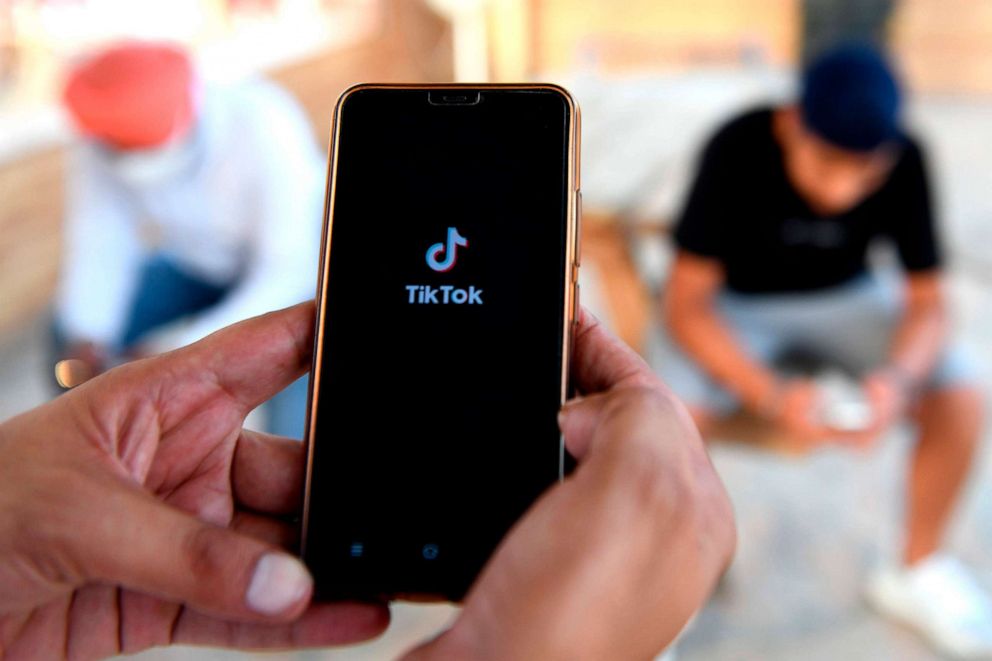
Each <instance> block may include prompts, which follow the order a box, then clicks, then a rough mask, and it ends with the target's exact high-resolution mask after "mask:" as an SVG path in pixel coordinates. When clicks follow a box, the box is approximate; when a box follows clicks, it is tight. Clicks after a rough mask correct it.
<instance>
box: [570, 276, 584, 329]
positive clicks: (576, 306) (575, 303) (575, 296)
mask: <svg viewBox="0 0 992 661" xmlns="http://www.w3.org/2000/svg"><path fill="white" fill-rule="evenodd" d="M580 289H581V287H580V286H579V283H578V282H576V283H575V289H573V290H572V323H573V324H578V323H579V310H581V309H582V308H581V303H579V290H580Z"/></svg>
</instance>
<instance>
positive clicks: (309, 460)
mask: <svg viewBox="0 0 992 661" xmlns="http://www.w3.org/2000/svg"><path fill="white" fill-rule="evenodd" d="M370 89H377V90H418V91H424V92H429V91H432V90H448V89H450V90H473V91H474V90H478V91H480V92H485V91H487V90H520V91H527V90H543V91H551V92H555V93H557V94H560V95H561V96H562V97H563V98H564V100H565V102H566V104H567V106H568V114H569V135H568V175H567V176H568V183H567V185H568V192H567V196H566V197H567V200H566V203H567V211H566V215H567V220H566V222H567V225H568V228H567V233H566V238H565V241H566V248H565V251H566V260H565V268H566V270H567V273H566V274H565V277H564V283H565V291H564V292H563V295H562V301H564V309H563V317H562V318H563V319H564V320H565V323H564V324H563V328H562V363H561V402H560V405H564V403H565V401H566V399H567V398H568V395H569V362H570V359H571V355H572V345H573V334H574V330H575V327H576V325H577V323H578V305H579V303H578V299H579V284H578V278H579V262H580V252H581V243H580V242H581V226H580V223H581V213H582V193H581V179H580V159H579V154H580V149H581V136H582V127H581V121H582V118H581V113H580V112H579V106H578V104H577V103H576V102H575V99H574V98H573V97H572V95H571V94H570V93H569V92H568V90H566V89H565V88H564V87H561V86H560V85H555V84H552V83H523V84H508V83H487V84H472V83H438V84H433V83H432V84H423V85H418V84H389V83H382V84H380V83H360V84H358V85H353V86H352V87H349V88H348V89H346V90H345V91H344V92H342V94H341V96H340V97H338V101H337V103H336V104H335V106H334V117H333V120H332V129H331V138H330V146H329V149H328V162H327V185H326V188H325V194H324V223H323V230H322V232H321V239H320V246H321V247H320V271H319V275H318V277H317V298H316V328H315V332H314V347H313V363H312V370H311V375H310V387H309V392H308V396H307V416H306V427H305V432H304V439H303V441H304V443H305V445H306V472H305V479H304V486H303V489H304V491H303V512H302V521H301V536H300V555H301V557H302V556H303V555H304V554H305V552H306V544H307V529H308V527H309V522H310V493H311V485H312V479H313V453H314V445H315V440H316V439H315V438H314V433H315V428H316V418H317V402H318V400H319V397H320V380H321V365H322V363H323V346H324V327H325V324H326V319H325V318H324V310H325V308H326V298H327V280H328V274H329V270H330V269H329V268H328V266H329V262H330V256H331V249H330V248H331V240H332V237H331V227H332V225H333V223H334V193H335V187H336V183H337V181H336V180H337V165H338V146H339V136H340V132H341V111H342V108H343V107H344V104H345V102H346V101H347V100H348V97H350V96H351V95H352V94H354V93H355V92H358V91H362V90H370ZM564 469H565V440H564V438H563V437H562V438H560V439H559V464H558V473H559V479H564Z"/></svg>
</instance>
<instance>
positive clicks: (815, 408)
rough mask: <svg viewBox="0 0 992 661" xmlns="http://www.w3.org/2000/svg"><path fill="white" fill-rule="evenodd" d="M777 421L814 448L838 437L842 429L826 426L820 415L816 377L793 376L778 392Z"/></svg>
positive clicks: (797, 439) (794, 437)
mask: <svg viewBox="0 0 992 661" xmlns="http://www.w3.org/2000/svg"><path fill="white" fill-rule="evenodd" d="M775 399H776V401H775V402H774V410H773V413H772V414H771V419H772V422H774V423H775V424H776V425H777V426H778V427H779V428H780V429H781V430H782V431H783V432H785V433H786V435H787V436H788V437H789V439H790V440H791V441H794V442H796V443H798V444H800V445H802V446H804V447H805V448H806V449H812V448H813V447H815V446H818V445H821V444H823V443H825V442H826V441H828V440H830V439H832V438H836V437H837V436H838V432H837V430H835V429H831V428H830V427H828V426H827V425H824V424H823V423H822V422H821V421H820V420H819V419H818V418H819V408H820V403H821V398H820V392H819V389H818V388H817V386H816V382H815V381H813V380H812V379H790V380H789V381H786V382H785V383H784V384H782V385H781V386H780V387H779V389H778V391H777V392H776V395H775Z"/></svg>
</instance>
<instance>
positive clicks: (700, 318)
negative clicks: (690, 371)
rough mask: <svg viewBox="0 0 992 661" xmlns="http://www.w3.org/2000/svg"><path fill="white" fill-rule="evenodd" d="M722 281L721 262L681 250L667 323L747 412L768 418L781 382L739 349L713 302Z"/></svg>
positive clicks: (667, 305) (667, 296) (667, 302)
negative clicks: (767, 415)
mask: <svg viewBox="0 0 992 661" xmlns="http://www.w3.org/2000/svg"><path fill="white" fill-rule="evenodd" d="M723 281H724V276H723V269H722V267H721V266H720V264H719V262H718V261H717V260H715V259H711V258H706V257H700V256H697V255H693V254H692V253H689V252H687V251H684V250H683V251H680V252H679V254H678V257H677V258H676V261H675V266H674V269H673V271H672V275H671V280H670V282H669V284H668V288H667V290H666V292H665V296H664V299H663V314H664V320H665V324H666V326H667V327H668V328H669V329H670V331H671V333H672V336H673V337H674V339H675V341H676V342H678V344H679V345H681V346H682V348H683V349H684V350H685V351H686V352H687V353H688V354H689V355H690V356H691V357H692V358H693V359H695V360H696V361H697V362H698V363H699V364H700V365H701V366H702V367H703V369H704V370H706V371H707V372H708V373H709V374H711V375H712V376H713V377H714V378H715V379H716V380H717V381H718V382H720V383H721V384H723V385H724V386H725V387H726V388H727V389H728V390H730V391H731V392H732V393H734V394H735V395H737V396H738V397H739V398H740V400H741V401H742V402H744V405H745V406H747V407H748V408H749V409H751V410H754V411H757V412H759V413H761V414H765V413H767V412H768V411H769V409H770V407H771V405H772V404H773V399H774V396H775V393H776V389H777V386H776V383H777V380H776V377H775V374H774V373H773V372H772V371H771V370H770V369H768V367H766V366H765V365H762V364H761V363H760V362H759V361H757V360H755V359H754V358H752V357H751V356H749V355H748V354H747V352H745V351H744V349H742V348H741V346H740V344H739V343H738V341H737V339H736V338H735V337H734V334H733V331H732V330H731V329H730V328H728V327H727V325H726V323H724V321H723V320H722V319H721V318H720V314H719V312H718V311H717V309H716V304H715V300H716V296H717V294H718V292H719V291H720V288H721V287H722V285H723Z"/></svg>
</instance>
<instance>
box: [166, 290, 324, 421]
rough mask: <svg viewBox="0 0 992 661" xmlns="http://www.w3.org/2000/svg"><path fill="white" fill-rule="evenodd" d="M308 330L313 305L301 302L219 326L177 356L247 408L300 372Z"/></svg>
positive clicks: (308, 346) (308, 347)
mask: <svg viewBox="0 0 992 661" xmlns="http://www.w3.org/2000/svg"><path fill="white" fill-rule="evenodd" d="M313 330H314V303H313V301H307V302H305V303H300V304H299V305H294V306H293V307H290V308H286V309H284V310H278V311H276V312H269V313H268V314H264V315H261V316H258V317H254V318H252V319H248V320H246V321H242V322H240V323H237V324H234V325H233V326H229V327H227V328H224V329H222V330H219V331H217V332H216V333H214V334H213V335H210V336H209V337H207V338H205V339H203V340H201V341H200V342H197V343H196V344H194V345H192V346H191V347H189V349H188V350H187V351H188V353H184V354H183V356H184V358H185V359H186V360H187V361H189V362H188V363H187V365H189V366H191V367H192V368H193V369H194V370H195V371H197V372H198V373H199V374H200V375H201V376H207V377H208V378H210V379H212V380H213V381H214V382H216V384H217V385H219V386H220V387H221V388H222V389H223V390H225V391H226V392H227V393H229V394H230V395H231V396H232V397H234V398H235V399H236V400H237V401H238V402H239V403H240V404H241V405H242V406H243V407H244V408H245V409H249V410H250V409H252V408H254V407H256V406H258V405H259V404H261V403H262V402H264V401H266V400H268V399H269V398H270V397H272V396H273V395H275V394H276V393H278V392H279V391H280V390H282V389H283V388H285V387H286V386H288V385H289V384H290V383H292V382H293V381H295V380H296V379H298V378H299V377H300V376H301V375H302V374H304V373H305V372H306V370H307V368H308V367H309V366H310V356H311V353H312V350H313Z"/></svg>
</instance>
